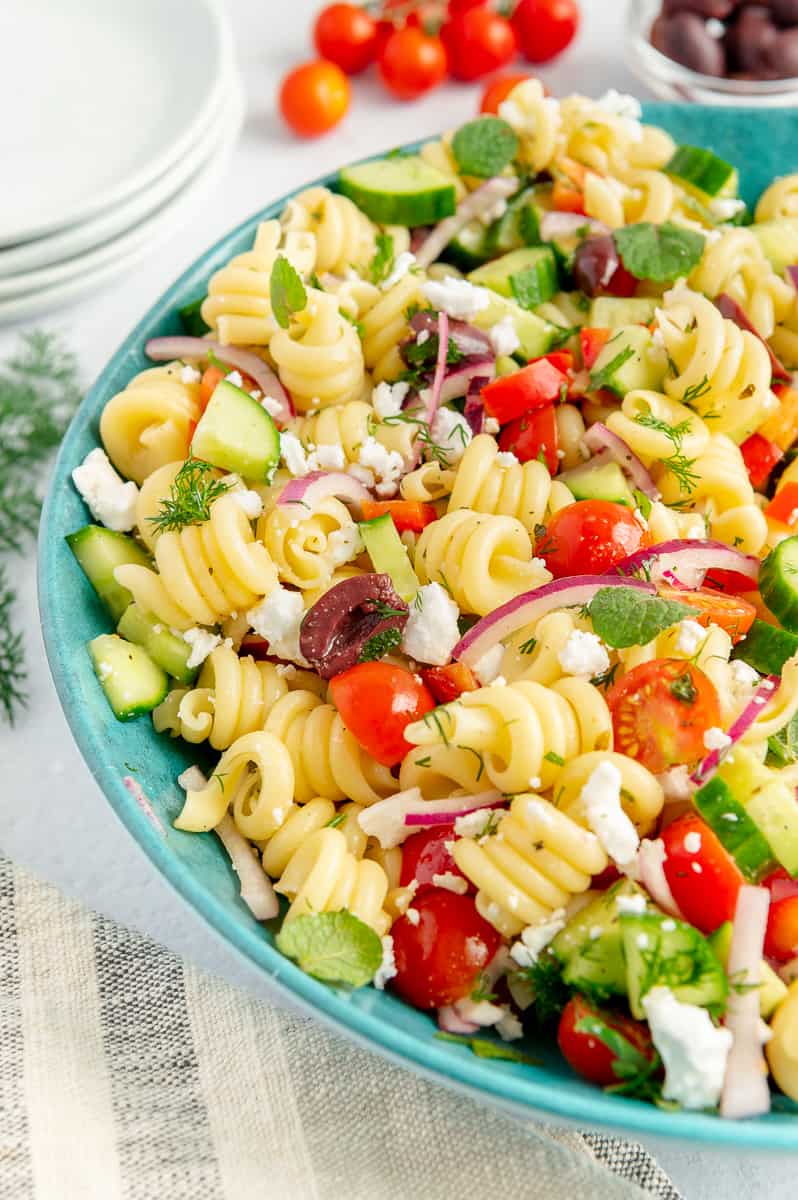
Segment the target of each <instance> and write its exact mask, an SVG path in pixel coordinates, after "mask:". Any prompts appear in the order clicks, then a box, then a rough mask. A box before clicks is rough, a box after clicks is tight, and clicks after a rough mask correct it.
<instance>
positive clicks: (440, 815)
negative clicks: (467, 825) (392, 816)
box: [405, 796, 507, 827]
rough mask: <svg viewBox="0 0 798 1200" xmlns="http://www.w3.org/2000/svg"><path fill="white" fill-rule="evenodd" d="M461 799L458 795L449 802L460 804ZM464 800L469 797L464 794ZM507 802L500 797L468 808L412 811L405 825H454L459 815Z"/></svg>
mask: <svg viewBox="0 0 798 1200" xmlns="http://www.w3.org/2000/svg"><path fill="white" fill-rule="evenodd" d="M472 799H473V800H478V799H479V797H478V796H474V797H472ZM460 800H461V797H459V796H458V797H457V799H456V800H455V801H452V800H450V801H449V803H450V804H452V803H457V804H459V803H460ZM462 800H463V802H466V801H467V800H468V797H467V796H463V797H462ZM430 803H432V801H427V804H430ZM506 804H507V801H506V800H504V799H502V798H501V797H500V798H499V799H498V800H491V801H489V802H488V803H486V804H471V805H469V807H468V808H457V809H452V810H451V811H445V810H444V811H443V812H428V811H426V810H425V811H424V812H411V813H407V814H406V815H405V825H416V826H419V825H422V826H425V827H431V826H432V825H454V823H455V821H456V820H457V818H458V817H467V816H468V814H469V813H472V812H479V810H480V809H482V808H504V807H505V806H506Z"/></svg>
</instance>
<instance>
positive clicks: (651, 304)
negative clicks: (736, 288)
mask: <svg viewBox="0 0 798 1200" xmlns="http://www.w3.org/2000/svg"><path fill="white" fill-rule="evenodd" d="M797 261H798V260H797ZM656 312H657V301H656V300H654V299H653V298H649V297H648V296H639V297H637V296H632V297H630V298H629V299H620V298H619V297H617V296H596V298H595V300H593V301H592V303H591V305H590V316H589V317H588V321H587V324H588V325H589V326H590V327H591V328H592V329H620V327H621V326H622V325H650V324H651V322H652V321H653V320H654V317H655V316H656Z"/></svg>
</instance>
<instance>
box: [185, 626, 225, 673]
mask: <svg viewBox="0 0 798 1200" xmlns="http://www.w3.org/2000/svg"><path fill="white" fill-rule="evenodd" d="M181 637H182V638H183V641H184V642H188V644H189V646H190V647H191V654H189V656H188V661H187V663H186V666H187V667H189V668H190V669H193V668H194V667H201V666H202V664H203V663H204V662H205V659H206V658H207V657H208V655H209V654H212V653H213V651H214V650H215V649H216V647H217V646H221V644H222V639H221V637H220V636H219V634H218V633H211V632H210V630H208V629H203V628H202V627H201V626H199V625H195V626H194V628H193V629H185V630H183V633H182V634H181ZM227 641H228V642H229V644H230V645H231V646H232V644H233V643H232V642H231V641H230V639H229V638H228V639H227Z"/></svg>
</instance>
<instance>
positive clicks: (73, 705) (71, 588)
mask: <svg viewBox="0 0 798 1200" xmlns="http://www.w3.org/2000/svg"><path fill="white" fill-rule="evenodd" d="M645 118H646V120H648V121H650V122H652V123H654V124H658V125H662V126H663V127H664V128H665V129H667V130H668V131H669V132H670V133H671V134H672V135H673V136H674V137H675V138H676V140H677V141H682V142H690V143H692V144H698V145H704V146H707V147H710V148H711V149H713V150H714V151H715V152H716V153H718V154H719V155H721V156H722V157H723V158H726V159H729V160H730V161H732V162H734V163H736V164H738V165H739V166H740V174H741V191H742V195H743V196H744V197H745V199H746V200H747V201H748V202H749V204H752V203H753V202H754V201H755V200H756V198H757V196H758V195H759V194H760V192H761V191H762V190H763V189H764V188H765V187H766V186H767V185H768V183H769V182H770V181H771V180H772V179H773V177H774V176H776V175H784V174H787V173H788V172H790V171H792V170H798V115H796V114H794V113H792V112H790V111H769V112H767V113H764V112H760V111H756V110H746V109H733V110H718V109H713V108H700V107H697V106H693V107H680V106H677V105H668V104H649V105H646V106H645ZM317 182H318V183H321V184H325V185H328V186H334V185H335V178H334V177H329V178H327V179H321V180H318V181H317ZM289 198H290V197H283V198H282V199H280V200H278V201H276V202H275V203H273V204H270V205H269V206H268V207H267V208H265V209H264V210H263V211H262V212H260V213H257V214H256V215H255V216H253V217H251V218H250V219H249V220H248V221H245V222H244V223H243V224H242V225H240V226H239V227H238V229H236V230H234V231H233V232H232V233H230V234H228V235H227V236H226V237H224V238H222V240H221V241H219V242H217V243H216V245H215V246H213V247H211V249H210V250H207V251H206V252H205V253H204V254H202V255H201V256H200V257H199V258H198V259H197V261H196V263H195V264H194V265H193V266H192V267H190V268H189V270H187V271H186V272H185V273H184V274H183V275H182V276H181V277H180V279H178V280H177V282H176V283H175V284H173V286H172V287H171V288H169V290H168V291H167V292H166V293H165V295H163V296H162V297H161V299H160V300H158V302H157V303H156V304H155V305H154V307H153V308H152V309H151V310H150V312H149V313H148V314H147V315H146V316H145V317H144V319H143V320H142V321H141V322H140V323H139V324H138V326H137V327H136V328H135V329H134V330H133V332H132V333H131V334H130V336H129V337H128V338H127V340H126V341H125V342H124V344H123V345H122V346H121V347H120V348H119V350H118V351H117V352H116V354H115V355H114V356H113V358H112V359H111V361H110V362H109V364H108V366H107V367H106V368H105V370H104V371H103V372H102V374H101V375H100V377H99V379H98V380H97V382H96V383H95V384H94V386H93V387H92V388H91V390H90V391H89V393H88V395H87V396H86V398H85V400H84V401H83V403H82V405H81V406H80V409H79V410H78V413H77V415H76V416H75V419H74V420H73V422H72V424H71V425H70V427H69V430H68V432H67V434H66V437H65V439H64V442H63V445H62V447H61V451H60V453H59V455H58V461H57V463H56V466H55V471H54V474H53V478H52V483H51V486H50V490H49V493H48V496H47V499H46V502H45V506H44V512H43V516H42V525H41V530H42V536H41V540H40V550H39V597H40V607H41V619H42V626H43V630H44V639H45V645H46V648H47V655H48V658H49V662H50V668H51V671H52V674H53V678H54V680H55V685H56V688H57V691H58V695H59V697H60V700H61V704H62V706H63V708H64V712H65V713H66V717H67V720H68V721H69V724H70V726H71V729H72V732H73V734H74V737H75V740H76V741H77V744H78V746H79V747H80V750H81V752H82V754H83V757H84V758H85V760H86V762H87V764H88V766H89V768H90V770H91V771H92V773H93V774H94V776H95V778H96V779H97V781H98V783H99V785H100V787H101V788H102V790H103V792H104V793H105V795H106V797H107V799H108V802H109V803H110V805H111V807H112V808H113V809H114V811H115V812H116V814H117V816H118V817H119V818H120V820H121V821H122V822H123V823H124V825H125V826H126V827H127V829H128V830H129V832H130V833H131V834H132V836H133V837H134V838H135V839H136V841H137V842H138V843H139V845H140V846H141V847H142V849H143V850H144V852H145V853H146V854H147V855H148V857H149V858H150V860H151V861H152V863H153V864H154V865H155V867H156V868H157V869H158V870H159V871H160V872H161V874H162V875H163V876H164V877H165V878H166V879H167V880H168V881H169V882H170V883H171V884H172V885H173V886H174V887H175V889H176V890H177V891H178V892H179V893H180V895H181V896H182V897H183V899H184V900H185V901H186V902H187V903H188V904H190V905H191V907H192V908H193V909H194V910H195V911H196V912H197V913H199V914H200V915H201V916H202V917H204V919H205V920H206V921H207V922H208V923H209V924H210V925H211V926H212V927H213V928H214V929H215V930H216V931H217V933H219V934H220V935H221V937H222V938H224V940H225V941H226V942H227V943H228V944H229V945H231V946H234V947H235V948H236V949H237V950H238V951H239V952H240V953H241V954H243V955H244V956H245V957H246V958H247V959H248V960H249V961H250V962H251V963H253V964H255V965H256V966H257V967H259V968H260V969H261V970H262V971H263V972H264V976H265V978H266V979H267V980H268V983H269V985H271V986H272V987H276V988H277V989H279V990H280V991H282V993H283V994H284V995H285V996H287V997H288V996H290V998H291V999H292V1001H293V1002H294V1003H299V1005H300V1006H302V1007H304V1009H305V1010H306V1011H307V1012H308V1013H312V1014H314V1015H316V1016H318V1017H320V1018H321V1019H323V1020H326V1021H327V1022H328V1023H330V1024H332V1025H333V1026H335V1027H336V1028H337V1029H338V1030H340V1031H341V1032H343V1033H346V1034H348V1035H349V1036H351V1037H353V1038H356V1039H357V1040H359V1041H360V1042H361V1043H362V1044H364V1045H367V1046H369V1047H371V1048H372V1049H374V1050H376V1051H378V1052H380V1053H382V1054H384V1055H386V1056H387V1057H390V1058H392V1059H394V1060H395V1061H397V1062H400V1063H402V1064H404V1065H405V1066H408V1067H411V1068H412V1069H415V1070H418V1071H420V1072H422V1073H424V1074H425V1075H427V1076H429V1077H431V1078H434V1079H436V1080H438V1081H440V1082H442V1083H449V1084H451V1085H454V1086H457V1087H460V1088H464V1089H467V1090H469V1091H470V1092H471V1093H472V1094H478V1095H479V1096H481V1097H482V1098H483V1099H484V1100H485V1101H487V1102H490V1103H494V1104H498V1105H501V1106H503V1107H505V1108H509V1109H511V1110H512V1111H514V1112H515V1113H516V1114H518V1115H521V1116H526V1117H530V1116H532V1115H533V1114H538V1115H540V1114H542V1113H545V1114H548V1116H549V1117H556V1118H562V1119H565V1120H570V1121H577V1122H580V1123H581V1124H583V1125H611V1126H614V1127H616V1128H619V1129H622V1130H624V1131H626V1132H635V1133H639V1134H650V1135H669V1136H672V1137H679V1138H683V1139H685V1140H690V1141H705V1142H711V1143H714V1144H716V1145H718V1146H724V1145H728V1146H733V1147H734V1148H735V1149H739V1148H740V1147H742V1146H747V1147H757V1148H761V1149H784V1150H798V1117H797V1116H796V1115H792V1113H790V1112H789V1111H787V1112H785V1111H774V1112H772V1113H771V1114H770V1115H768V1116H767V1117H762V1118H758V1119H756V1120H753V1121H746V1122H740V1123H733V1122H727V1121H722V1120H720V1119H719V1118H718V1117H716V1116H713V1115H710V1114H703V1113H681V1112H666V1111H661V1110H660V1109H658V1108H656V1107H653V1106H651V1105H648V1104H643V1103H641V1102H639V1101H636V1100H630V1099H626V1098H623V1097H619V1096H610V1095H605V1094H604V1093H602V1092H601V1091H599V1090H598V1089H596V1088H594V1087H591V1086H589V1085H588V1084H586V1083H583V1082H582V1081H581V1080H580V1079H578V1078H577V1077H576V1076H575V1075H574V1074H573V1073H572V1072H571V1071H570V1069H569V1068H568V1067H567V1066H566V1064H565V1063H564V1062H563V1060H562V1059H561V1058H560V1057H559V1055H558V1054H557V1051H556V1049H553V1048H551V1047H550V1046H547V1045H545V1044H541V1045H540V1046H539V1047H535V1051H536V1052H539V1053H540V1056H541V1058H542V1060H543V1064H544V1065H541V1066H540V1067H533V1066H527V1065H521V1064H517V1063H512V1062H497V1061H484V1060H482V1059H479V1058H476V1057H475V1056H474V1055H473V1054H472V1053H471V1051H470V1050H468V1049H467V1048H466V1047H463V1046H458V1045H454V1044H450V1043H445V1042H441V1041H439V1040H437V1039H436V1038H435V1037H434V1033H435V1024H434V1021H433V1020H432V1018H431V1017H430V1016H428V1015H425V1014H424V1013H420V1012H416V1011H415V1010H414V1009H412V1008H409V1007H408V1006H406V1005H405V1004H403V1003H401V1002H400V1001H399V1000H397V999H396V998H395V997H394V996H392V995H390V994H386V993H382V992H377V991H375V990H374V989H372V988H364V989H362V990H360V991H357V992H354V993H348V992H345V991H343V990H340V989H336V988H332V987H328V986H327V985H325V984H323V983H319V982H317V981H316V980H315V979H312V978H310V977H309V976H308V975H305V974H303V973H302V971H300V970H299V969H298V968H297V967H296V966H295V965H294V964H293V963H292V962H290V961H289V960H288V959H286V958H284V957H283V956H282V955H281V954H280V953H279V952H278V951H277V950H276V949H275V947H274V944H273V935H272V933H271V932H269V931H268V930H267V929H265V928H264V926H262V925H260V924H259V923H258V922H257V921H255V920H254V918H253V917H252V916H251V915H250V913H249V911H248V909H247V908H246V907H245V906H244V904H242V902H241V900H240V898H239V895H238V887H237V881H236V877H235V876H234V874H233V872H232V871H231V869H230V866H229V863H228V860H227V858H226V855H225V853H224V851H223V849H222V847H221V845H220V843H219V842H218V840H217V839H216V838H215V837H214V836H213V835H212V834H201V835H198V834H187V833H181V832H179V831H178V830H176V829H173V828H172V821H173V819H174V817H175V816H176V815H177V813H178V812H179V810H180V808H181V806H182V793H181V791H180V789H179V788H178V786H177V783H176V778H177V776H178V775H179V774H180V772H181V771H182V770H184V768H185V767H187V766H188V765H190V764H191V763H192V762H194V761H196V758H197V753H196V750H192V749H190V748H188V747H184V746H183V745H182V744H180V743H178V742H174V741H172V740H170V739H169V738H166V737H162V736H159V735H157V734H156V733H155V732H154V731H153V728H152V725H151V723H150V721H149V720H147V719H144V718H142V719H140V720H138V721H135V722H131V723H129V724H120V723H119V722H117V721H116V720H114V718H113V716H112V714H111V711H110V709H109V707H108V704H107V702H106V700H105V698H104V696H103V694H102V692H101V690H100V688H99V686H98V684H97V681H96V679H95V677H94V673H93V671H92V668H91V665H90V662H89V656H88V654H87V653H86V649H85V646H86V642H88V641H89V640H90V639H91V638H93V637H95V636H96V635H97V634H98V633H101V632H106V631H109V629H110V626H109V621H108V618H107V616H106V614H105V612H104V611H103V609H102V607H101V605H100V603H99V601H98V599H97V597H96V595H95V593H94V591H93V590H92V588H91V586H90V584H89V583H88V581H87V580H86V579H85V578H84V576H83V574H82V572H81V571H80V570H79V568H78V567H77V565H76V563H75V561H74V559H73V557H72V555H71V553H70V551H69V549H68V547H67V545H66V543H65V541H64V537H65V535H66V534H68V533H71V532H72V531H73V530H75V529H78V528H79V527H80V526H81V525H84V524H85V523H86V520H87V512H86V509H85V508H84V506H83V503H82V501H81V499H80V497H79V496H78V494H77V492H76V491H75V489H74V487H73V486H72V484H71V481H70V472H71V471H72V468H73V467H75V466H77V464H78V463H80V462H81V461H82V460H83V458H84V457H85V455H86V454H87V453H88V452H89V451H90V450H91V449H92V448H93V447H94V446H96V445H97V444H98V425H99V417H100V413H101V411H102V408H103V406H104V404H105V403H106V401H107V400H108V399H109V398H110V397H111V396H113V395H114V394H115V393H116V392H118V391H120V390H121V389H122V388H123V387H124V386H125V385H126V384H127V383H128V381H129V380H130V379H131V378H132V376H133V375H135V374H136V373H137V372H138V371H140V370H142V369H143V368H145V367H147V366H150V365H151V364H150V363H149V362H148V360H147V359H146V358H145V356H144V349H143V347H144V344H145V342H146V341H147V339H148V338H151V337H161V336H164V335H168V334H175V333H180V332H182V330H181V326H180V321H179V318H178V309H179V308H180V307H181V306H182V305H184V304H186V303H188V302H189V301H191V300H194V299H195V298H196V297H197V296H200V295H202V294H203V292H204V289H205V286H206V284H207V281H208V278H209V276H210V275H211V274H212V273H213V272H214V271H215V270H216V269H217V268H218V267H220V266H222V265H223V264H224V263H226V262H227V261H228V259H229V258H230V257H231V256H232V255H233V254H236V253H239V252H241V251H243V250H245V249H247V248H248V247H249V245H250V244H251V241H252V236H253V231H254V229H255V226H256V225H257V223H258V221H260V220H262V219H264V218H270V217H275V216H277V215H279V213H280V212H281V210H282V208H283V206H284V205H285V203H286V201H287V200H288V199H289ZM131 775H132V776H133V778H134V779H135V780H136V781H137V782H138V783H139V784H140V785H141V787H142V788H143V790H144V792H145V793H146V795H147V797H148V798H149V800H150V802H151V806H152V807H151V809H150V810H147V808H146V806H142V805H141V804H139V803H137V802H136V800H135V799H134V797H133V796H132V795H131V793H130V792H129V791H128V790H127V788H126V787H125V785H124V783H123V779H124V777H125V776H131ZM541 1043H542V1039H541ZM796 1111H798V1110H796Z"/></svg>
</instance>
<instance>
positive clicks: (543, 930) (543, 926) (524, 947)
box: [510, 908, 567, 967]
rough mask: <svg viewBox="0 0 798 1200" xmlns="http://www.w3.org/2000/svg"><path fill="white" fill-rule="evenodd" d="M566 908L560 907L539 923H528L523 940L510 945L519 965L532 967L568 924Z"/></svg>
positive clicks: (512, 954) (523, 933)
mask: <svg viewBox="0 0 798 1200" xmlns="http://www.w3.org/2000/svg"><path fill="white" fill-rule="evenodd" d="M566 920H567V918H566V916H565V909H564V908H558V909H556V910H555V911H554V912H553V913H551V914H550V916H548V917H547V918H546V920H545V921H541V922H540V923H539V924H538V925H527V927H526V929H524V930H523V931H522V933H521V940H520V941H519V942H516V943H515V944H514V945H513V946H511V947H510V954H511V956H512V958H513V959H514V961H515V962H517V963H518V965H519V967H531V966H534V964H535V963H536V962H537V960H538V957H539V955H540V953H541V951H543V950H545V949H546V947H547V946H548V944H549V942H550V941H551V940H552V939H553V938H555V937H556V936H557V934H558V933H559V932H560V930H561V929H564V928H565V925H566Z"/></svg>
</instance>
